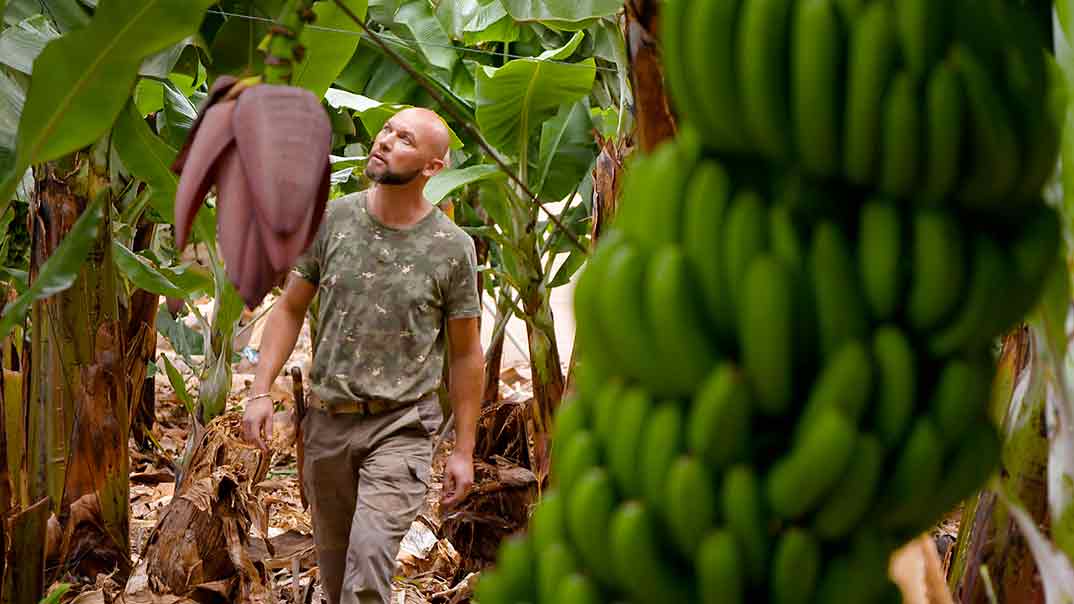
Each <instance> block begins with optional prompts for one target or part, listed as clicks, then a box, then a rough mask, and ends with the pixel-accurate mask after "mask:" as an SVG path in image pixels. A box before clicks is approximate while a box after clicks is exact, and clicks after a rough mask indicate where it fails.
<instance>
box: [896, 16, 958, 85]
mask: <svg viewBox="0 0 1074 604" xmlns="http://www.w3.org/2000/svg"><path fill="white" fill-rule="evenodd" d="M893 5H894V7H895V25H896V27H897V29H898V32H899V40H900V42H901V43H902V52H903V56H905V57H906V62H907V63H908V64H909V66H910V71H911V72H912V73H913V75H914V76H918V77H920V76H923V75H925V74H927V73H928V71H929V68H930V67H931V66H932V65H933V64H934V63H936V62H937V61H938V60H939V58H940V56H941V54H942V53H943V50H944V49H943V47H944V44H945V43H946V40H947V25H948V23H947V19H948V16H949V15H948V10H947V7H948V5H947V3H946V2H935V1H934V0H899V1H898V2H894V3H893Z"/></svg>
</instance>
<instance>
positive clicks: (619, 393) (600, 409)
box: [592, 381, 627, 452]
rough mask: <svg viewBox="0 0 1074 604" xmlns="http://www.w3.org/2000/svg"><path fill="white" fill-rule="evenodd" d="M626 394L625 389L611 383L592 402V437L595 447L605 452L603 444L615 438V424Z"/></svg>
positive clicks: (620, 385)
mask: <svg viewBox="0 0 1074 604" xmlns="http://www.w3.org/2000/svg"><path fill="white" fill-rule="evenodd" d="M626 394H627V390H626V388H625V387H624V386H623V385H622V384H620V383H618V382H614V381H613V382H610V383H609V384H608V385H607V386H605V387H604V390H603V391H601V393H600V395H598V396H597V398H596V399H594V401H593V426H592V430H593V435H594V436H596V438H597V446H598V447H599V448H600V449H601V450H603V451H605V452H606V451H607V446H606V445H605V443H609V442H612V440H613V439H614V438H615V422H616V421H617V419H618V417H619V409H620V407H621V406H622V401H623V398H624V397H625V396H626Z"/></svg>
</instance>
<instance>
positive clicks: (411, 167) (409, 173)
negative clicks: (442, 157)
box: [365, 112, 429, 185]
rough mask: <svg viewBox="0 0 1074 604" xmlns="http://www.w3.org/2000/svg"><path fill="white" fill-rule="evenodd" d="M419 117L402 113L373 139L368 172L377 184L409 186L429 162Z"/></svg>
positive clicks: (385, 125)
mask: <svg viewBox="0 0 1074 604" xmlns="http://www.w3.org/2000/svg"><path fill="white" fill-rule="evenodd" d="M414 121H415V120H413V119H408V115H407V114H406V113H403V112H400V113H398V114H396V115H395V116H393V117H392V118H391V119H390V120H388V121H387V122H385V123H384V127H383V128H381V130H380V132H378V133H377V136H376V138H375V139H373V149H372V153H370V155H369V161H368V162H367V163H366V167H365V175H366V176H368V177H369V179H370V180H372V181H373V182H376V183H380V184H385V185H405V184H408V183H410V182H412V181H413V180H414V179H415V178H417V177H418V176H420V175H421V174H422V172H423V171H424V170H425V168H426V165H427V164H428V161H429V157H428V149H427V147H428V146H429V145H428V144H427V143H426V141H423V140H421V135H422V131H421V128H419V127H418V124H416V123H414Z"/></svg>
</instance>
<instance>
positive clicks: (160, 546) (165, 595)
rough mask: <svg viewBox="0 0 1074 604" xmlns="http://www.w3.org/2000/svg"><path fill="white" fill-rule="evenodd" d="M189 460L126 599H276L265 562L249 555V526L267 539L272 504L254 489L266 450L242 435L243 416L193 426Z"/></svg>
mask: <svg viewBox="0 0 1074 604" xmlns="http://www.w3.org/2000/svg"><path fill="white" fill-rule="evenodd" d="M190 438H191V439H193V441H194V443H195V444H194V446H193V453H192V455H191V457H190V462H189V463H188V464H186V469H185V471H184V472H183V475H182V477H181V478H180V481H179V482H178V484H177V487H176V493H175V495H174V497H173V499H172V501H171V503H170V504H169V505H168V508H167V509H166V510H165V511H164V512H163V514H162V516H161V518H160V521H159V522H158V523H157V526H156V527H155V528H154V529H153V531H152V533H151V534H150V535H149V538H148V540H147V542H146V547H145V552H144V553H143V555H142V558H141V559H142V561H141V562H140V563H139V565H138V567H137V568H136V569H135V570H134V573H133V574H132V576H131V578H130V580H129V581H128V582H127V588H126V590H125V594H124V602H126V603H128V604H134V603H139V604H146V603H154V604H156V603H160V602H166V601H176V600H174V598H180V599H187V600H193V601H195V602H201V603H206V602H238V603H242V604H252V603H264V602H272V601H274V596H273V594H272V590H271V588H270V587H269V584H268V580H269V579H268V576H267V573H266V569H265V567H264V564H262V563H261V562H258V561H255V559H254V558H253V557H252V556H251V551H252V550H251V547H252V540H251V538H250V536H249V535H250V530H251V528H255V529H257V532H258V533H259V534H260V537H261V539H262V540H263V541H265V542H268V539H267V537H266V536H265V532H266V530H267V526H268V517H267V511H266V510H264V509H263V508H262V507H261V505H260V503H259V501H258V499H257V497H256V496H255V495H254V488H255V486H256V485H257V484H258V483H260V482H261V481H263V480H264V479H265V476H266V475H267V474H268V469H269V458H268V457H267V456H266V455H265V454H264V452H263V451H262V450H260V449H258V448H256V447H252V446H250V445H248V444H246V443H244V442H243V441H242V438H241V416H239V415H237V414H232V415H224V416H220V417H218V418H217V419H215V420H213V421H212V422H211V423H210V424H209V425H208V426H207V427H204V428H202V427H200V426H195V430H194V434H192V435H191V437H190Z"/></svg>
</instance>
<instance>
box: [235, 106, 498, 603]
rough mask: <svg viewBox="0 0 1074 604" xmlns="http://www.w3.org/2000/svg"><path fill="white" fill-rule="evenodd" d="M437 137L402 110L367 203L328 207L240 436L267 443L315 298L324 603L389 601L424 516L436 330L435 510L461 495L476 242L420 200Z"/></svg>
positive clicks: (423, 114) (437, 150) (473, 344)
mask: <svg viewBox="0 0 1074 604" xmlns="http://www.w3.org/2000/svg"><path fill="white" fill-rule="evenodd" d="M449 136H450V135H449V133H448V130H447V127H446V126H445V125H444V123H443V121H442V120H441V119H440V117H439V116H437V115H436V114H435V113H433V112H432V111H429V110H426V109H417V108H415V109H406V110H403V111H400V112H399V113H397V114H396V115H395V116H393V117H392V118H391V119H390V120H388V122H387V123H386V124H385V125H384V128H383V129H382V130H381V131H380V133H378V134H377V135H376V138H375V140H374V142H373V147H372V149H371V152H370V158H369V162H368V164H367V166H366V171H365V173H366V175H367V176H368V177H369V178H370V180H372V181H373V182H374V185H373V186H372V187H371V188H370V189H369V190H367V191H363V192H361V193H357V194H354V195H349V196H347V197H344V198H342V199H339V200H336V201H335V202H332V203H330V204H329V206H328V210H327V212H326V214H325V218H324V223H323V224H322V226H321V228H320V231H319V232H318V235H317V238H316V240H315V241H314V243H313V244H312V245H311V246H310V249H309V250H308V251H307V252H306V254H305V255H304V256H303V257H302V258H301V259H300V260H299V262H298V265H297V266H296V267H295V270H294V272H293V274H291V275H290V276H289V280H288V283H287V286H286V288H285V291H284V293H283V295H282V296H281V297H280V299H279V301H278V302H277V303H276V307H275V309H273V311H272V313H271V315H270V316H269V318H268V326H267V327H266V329H265V333H264V336H263V339H262V350H261V360H260V362H259V364H258V368H257V374H256V376H255V380H254V386H253V393H252V395H251V396H250V398H249V399H248V400H247V402H246V409H245V415H244V417H243V432H244V437H245V438H246V440H247V441H249V442H251V443H256V444H258V445H260V446H262V447H264V446H265V442H266V441H267V439H268V438H270V437H271V433H272V413H273V409H272V406H273V403H272V400H271V399H270V398H268V394H267V393H268V392H269V389H270V386H271V384H272V383H273V381H274V380H275V379H276V376H277V375H278V374H279V372H280V369H281V368H282V367H283V364H284V362H285V361H286V360H287V358H288V357H289V356H290V355H291V351H292V350H293V349H294V345H295V341H296V340H297V338H298V332H299V330H300V328H301V326H302V321H303V319H304V317H305V313H306V310H307V308H308V307H309V304H310V300H311V299H312V298H313V296H314V294H315V293H319V294H320V306H319V309H318V317H317V318H318V325H319V327H318V330H317V337H316V339H315V341H314V343H313V367H312V369H311V375H310V378H311V381H312V392H311V393H310V397H309V398H310V408H309V411H308V413H307V415H306V418H305V419H304V421H303V425H302V430H303V433H304V447H305V460H304V463H303V468H302V473H303V483H304V487H305V490H306V494H307V496H308V498H309V500H310V507H311V513H312V517H313V530H314V539H315V542H316V544H317V555H318V558H319V562H320V572H321V581H322V586H323V589H324V591H325V593H326V595H327V596H328V600H329V602H331V604H337V603H343V604H369V603H377V604H380V603H385V604H387V603H388V602H389V597H390V596H391V576H392V573H393V570H394V567H395V556H396V554H397V552H398V548H399V542H400V541H401V540H402V538H403V536H404V535H405V534H406V532H407V530H408V529H409V528H410V524H411V522H412V521H413V520H414V518H415V517H416V516H417V514H418V512H419V510H420V509H421V507H422V503H423V501H424V497H425V494H426V489H427V486H428V483H429V467H430V464H431V462H432V454H433V451H432V438H431V437H432V435H433V433H434V432H435V431H436V429H437V428H438V426H439V425H440V423H441V421H442V414H441V411H440V404H439V401H438V400H437V388H438V386H439V385H440V382H441V376H442V373H443V362H444V351H445V343H444V342H445V339H444V336H445V333H444V327H445V325H446V332H447V341H448V342H449V344H448V346H447V347H446V348H448V355H449V363H450V370H451V373H450V380H449V381H450V386H451V400H452V404H453V411H454V414H455V418H456V420H455V431H456V440H455V448H454V450H453V452H452V453H451V455H450V457H449V458H448V460H447V465H446V467H445V468H444V494H443V500H442V503H443V505H445V506H448V507H450V506H453V505H455V504H457V503H459V501H461V499H462V498H463V497H465V495H466V492H467V490H468V489H469V488H470V486H471V484H472V483H473V449H474V436H475V431H476V425H477V416H478V412H479V410H480V396H481V392H482V389H483V384H482V381H483V377H484V371H483V364H484V356H483V354H482V351H481V342H480V335H479V329H478V320H479V316H480V314H481V307H480V302H479V298H478V290H477V261H476V254H475V252H474V245H473V242H472V241H471V240H470V238H469V236H467V235H466V234H465V233H464V232H463V231H462V229H460V228H458V227H457V226H456V225H455V224H454V223H452V222H451V220H450V219H449V218H447V217H446V216H445V215H444V214H443V212H441V211H440V210H439V209H437V208H435V207H434V206H432V204H430V203H429V202H428V200H426V199H425V198H424V196H423V195H422V191H423V189H424V187H425V183H426V182H427V181H428V180H429V178H431V177H432V176H433V175H434V174H436V173H437V172H438V171H440V170H441V169H442V168H443V167H444V164H445V159H444V158H445V157H446V156H447V150H448V144H449V141H450V138H449Z"/></svg>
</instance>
